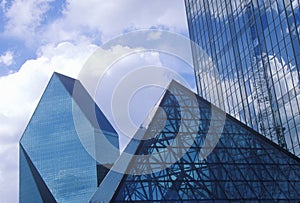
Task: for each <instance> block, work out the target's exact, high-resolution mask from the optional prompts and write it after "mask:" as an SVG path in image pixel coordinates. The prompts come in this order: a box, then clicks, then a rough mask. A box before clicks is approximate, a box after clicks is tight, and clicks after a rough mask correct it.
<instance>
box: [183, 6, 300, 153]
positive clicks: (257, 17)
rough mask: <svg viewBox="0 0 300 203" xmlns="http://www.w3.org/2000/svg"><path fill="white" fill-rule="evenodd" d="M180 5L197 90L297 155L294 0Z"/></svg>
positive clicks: (297, 21)
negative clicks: (190, 48)
mask: <svg viewBox="0 0 300 203" xmlns="http://www.w3.org/2000/svg"><path fill="white" fill-rule="evenodd" d="M185 5H186V13H187V19H188V25H189V33H190V38H191V40H192V41H194V42H195V44H196V45H195V44H194V45H193V44H192V52H193V61H194V67H195V76H196V82H197V90H198V94H199V95H200V96H202V97H203V98H205V99H207V100H208V101H210V102H211V103H213V104H216V105H217V106H219V107H221V108H222V109H223V110H225V111H226V112H227V113H229V114H231V115H232V116H234V117H235V118H237V119H238V120H240V121H242V122H243V123H246V124H247V125H248V126H249V127H251V128H253V129H254V130H256V131H259V132H260V133H261V134H263V135H265V136H266V137H267V138H269V139H271V140H272V141H274V142H275V143H278V144H279V145H280V146H282V147H284V148H286V149H288V150H289V151H290V152H292V153H293V154H295V155H297V156H300V145H299V143H300V110H299V109H300V82H299V81H300V75H299V70H300V8H299V1H298V0H234V1H231V0H212V1H207V0H185ZM200 49H203V50H204V51H205V52H206V54H207V55H206V56H204V55H203V52H201V51H200ZM222 98H223V99H222Z"/></svg>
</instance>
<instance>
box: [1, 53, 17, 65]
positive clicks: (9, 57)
mask: <svg viewBox="0 0 300 203" xmlns="http://www.w3.org/2000/svg"><path fill="white" fill-rule="evenodd" d="M13 59H14V56H13V52H11V51H7V52H5V53H4V54H3V55H0V64H4V65H6V66H10V65H11V64H12V63H13Z"/></svg>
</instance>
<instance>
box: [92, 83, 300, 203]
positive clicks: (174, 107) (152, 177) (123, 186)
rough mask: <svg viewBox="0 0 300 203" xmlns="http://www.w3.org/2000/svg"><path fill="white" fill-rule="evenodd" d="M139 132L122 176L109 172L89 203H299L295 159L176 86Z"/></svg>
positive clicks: (299, 182) (298, 168)
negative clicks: (214, 138) (215, 137)
mask: <svg viewBox="0 0 300 203" xmlns="http://www.w3.org/2000/svg"><path fill="white" fill-rule="evenodd" d="M162 123H163V124H164V125H162ZM220 123H222V124H224V126H223V128H222V126H218V124H220ZM144 127H146V128H147V129H146V131H145V133H144V134H143V139H138V140H137V139H133V140H132V141H131V143H130V144H129V145H128V147H127V149H126V150H125V152H129V151H130V152H132V153H133V154H134V155H135V156H133V157H132V159H131V160H130V161H129V163H128V166H127V167H126V170H124V174H120V173H118V172H115V171H112V170H111V171H109V172H108V173H107V175H106V177H105V178H104V179H103V181H102V183H101V184H100V186H99V188H98V191H97V192H96V193H95V194H94V196H93V197H92V199H91V201H90V202H228V201H233V202H241V201H245V202H276V201H279V202H280V201H283V202H296V201H298V200H300V191H299V188H300V174H299V171H300V159H299V158H298V157H296V156H295V155H293V154H291V153H289V152H287V151H286V150H284V149H282V148H281V147H279V146H278V145H276V144H274V143H273V142H271V141H270V140H268V139H267V138H265V137H264V136H262V135H260V134H258V133H257V132H255V131H253V130H252V129H251V128H249V127H247V126H246V125H244V124H242V123H241V122H239V121H238V120H236V119H235V118H233V117H231V116H229V115H228V114H227V115H226V114H224V112H223V111H222V110H220V109H217V108H215V107H214V106H212V105H211V104H210V103H209V102H207V101H206V100H204V99H202V98H201V97H199V96H198V95H196V94H194V93H193V92H191V91H190V90H188V89H186V88H185V87H183V86H181V85H179V84H178V83H176V82H172V83H171V84H170V86H169V88H168V90H167V91H166V92H165V94H164V96H163V98H162V99H161V101H160V104H159V108H158V110H157V111H156V113H155V115H154V116H153V119H152V121H151V122H150V124H149V125H147V126H144ZM220 129H221V130H220ZM219 133H220V134H219ZM218 134H219V136H217V137H218V140H215V141H216V142H213V140H211V141H209V142H207V140H209V138H211V137H214V136H216V135H218ZM205 143H206V144H205ZM207 143H208V144H207ZM206 150H209V152H211V153H208V154H207V156H205V157H203V156H201V153H205V151H206ZM201 157H202V158H201ZM124 160H125V159H124ZM124 160H122V155H121V157H120V159H118V160H117V161H116V163H115V165H118V162H121V163H122V162H123V161H124ZM123 163H125V162H123ZM112 169H114V168H112Z"/></svg>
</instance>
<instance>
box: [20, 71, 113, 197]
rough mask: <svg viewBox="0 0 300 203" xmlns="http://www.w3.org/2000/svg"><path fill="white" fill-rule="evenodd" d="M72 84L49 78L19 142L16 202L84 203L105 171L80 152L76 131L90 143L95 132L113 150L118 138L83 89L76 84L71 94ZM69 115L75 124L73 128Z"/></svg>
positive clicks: (72, 80)
mask: <svg viewBox="0 0 300 203" xmlns="http://www.w3.org/2000/svg"><path fill="white" fill-rule="evenodd" d="M74 84H75V80H74V79H72V78H69V77H66V76H63V75H61V74H58V73H55V74H54V75H53V76H52V78H51V79H50V82H49V84H48V85H47V87H46V89H45V92H44V94H43V96H42V98H41V100H40V102H39V104H38V106H37V108H36V110H35V112H34V114H33V116H32V118H31V120H30V122H29V123H28V126H27V128H26V130H25V132H24V134H23V136H22V138H21V140H20V195H19V198H20V199H19V200H20V201H19V202H21V203H23V202H24V203H29V202H87V201H88V200H89V198H90V197H91V195H92V194H93V193H94V192H95V191H96V190H97V187H98V185H99V183H100V182H101V181H102V179H103V177H104V176H105V175H106V173H107V172H108V169H106V168H105V167H104V166H103V165H101V164H98V163H97V162H96V161H95V159H93V158H92V156H91V154H89V153H88V152H87V151H86V149H85V148H84V147H83V145H82V141H83V139H82V138H80V137H79V136H78V131H82V132H84V134H85V137H86V138H87V139H85V141H87V140H88V139H91V142H92V144H93V143H94V144H95V142H94V139H96V136H97V135H98V133H99V131H101V132H103V133H104V135H105V136H106V137H107V139H108V140H109V141H110V142H111V143H112V145H114V146H115V147H116V148H118V143H119V141H118V135H117V133H116V132H115V131H114V129H113V128H112V126H111V125H110V123H109V122H108V121H107V120H106V118H105V117H104V115H103V114H102V112H101V111H100V109H99V108H98V107H97V106H96V105H95V104H94V101H93V100H92V98H91V97H90V96H89V95H88V93H87V92H86V91H85V89H84V88H83V86H81V85H80V84H79V83H78V85H77V86H76V87H77V94H76V95H74V94H73V87H74ZM89 103H90V104H93V105H90V106H89V105H88V104H89ZM72 104H73V105H72ZM74 105H75V106H74ZM76 107H78V110H79V111H78V112H77V114H74V112H73V110H74V108H76ZM89 107H92V109H88V108H89ZM91 112H95V114H91ZM92 115H96V116H95V117H93V116H92ZM74 116H75V117H77V119H80V121H81V126H77V128H76V127H75V124H74V120H73V119H76V118H74ZM98 151H99V150H98ZM112 153H113V152H110V153H109V154H107V152H105V155H104V154H103V153H102V154H101V155H102V156H104V157H108V156H111V155H112ZM111 160H113V159H111ZM113 162H114V161H112V162H111V163H106V164H113Z"/></svg>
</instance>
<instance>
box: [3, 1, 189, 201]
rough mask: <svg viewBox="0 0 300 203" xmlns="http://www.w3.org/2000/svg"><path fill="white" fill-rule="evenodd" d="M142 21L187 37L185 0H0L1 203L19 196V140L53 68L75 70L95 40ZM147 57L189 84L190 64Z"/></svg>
mask: <svg viewBox="0 0 300 203" xmlns="http://www.w3.org/2000/svg"><path fill="white" fill-rule="evenodd" d="M149 28H157V29H164V30H168V31H171V32H175V33H179V34H183V35H185V36H188V31H187V24H186V16H185V10H184V1H183V0H173V1H172V2H170V1H160V0H152V1H141V0H76V1H71V0H65V1H63V0H39V1H36V0H14V1H13V0H0V95H1V99H0V161H1V165H0V185H1V187H0V202H18V175H19V174H18V167H19V166H18V141H19V139H20V137H21V135H22V132H23V131H24V128H25V127H26V125H27V123H28V121H29V119H30V117H31V115H32V113H33V111H34V109H35V107H36V105H37V103H38V101H39V99H40V97H41V95H42V92H43V90H44V88H45V86H46V84H47V82H48V80H49V78H50V76H51V75H52V73H53V71H57V72H60V73H63V74H66V75H69V76H72V77H77V75H78V73H79V71H80V69H81V68H82V66H83V65H84V63H85V61H86V60H87V59H88V57H89V56H90V55H91V54H92V53H93V52H94V51H95V50H97V49H98V48H99V47H100V46H101V45H102V44H104V43H105V42H108V41H109V40H110V39H112V38H113V37H116V36H120V35H122V34H123V33H126V32H130V31H133V30H139V29H149ZM143 57H144V56H143ZM143 57H142V56H140V58H143ZM147 60H151V61H152V60H153V61H154V62H155V64H160V65H162V66H168V67H169V68H171V69H173V70H175V72H178V73H179V74H181V75H182V76H183V77H185V78H186V79H187V80H190V81H191V85H192V86H193V75H192V74H193V72H192V70H191V69H187V68H185V69H184V68H180V67H179V66H180V65H178V64H180V61H178V60H177V62H176V60H174V59H170V58H169V56H158V55H157V54H155V53H154V54H149V57H148V58H147ZM156 62H157V63H156ZM175 62H176V63H175ZM181 65H182V66H184V64H183V63H182V64H181ZM116 78H118V77H116ZM139 94H140V95H145V94H142V93H139ZM139 94H137V95H139ZM158 95H159V94H158ZM142 97H143V96H142ZM137 98H138V96H136V97H135V98H134V102H136V103H138V100H136V99H137ZM151 102H152V103H153V102H154V101H150V103H149V104H151ZM149 104H148V105H149ZM150 106H151V105H150ZM103 111H104V112H105V111H107V112H108V111H109V110H108V109H103ZM143 113H144V114H145V112H143ZM133 114H134V112H133ZM137 117H138V118H139V119H140V120H141V119H143V118H142V117H143V116H140V114H139V116H137ZM136 123H137V125H138V123H139V120H137V121H136ZM3 185H5V187H3Z"/></svg>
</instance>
